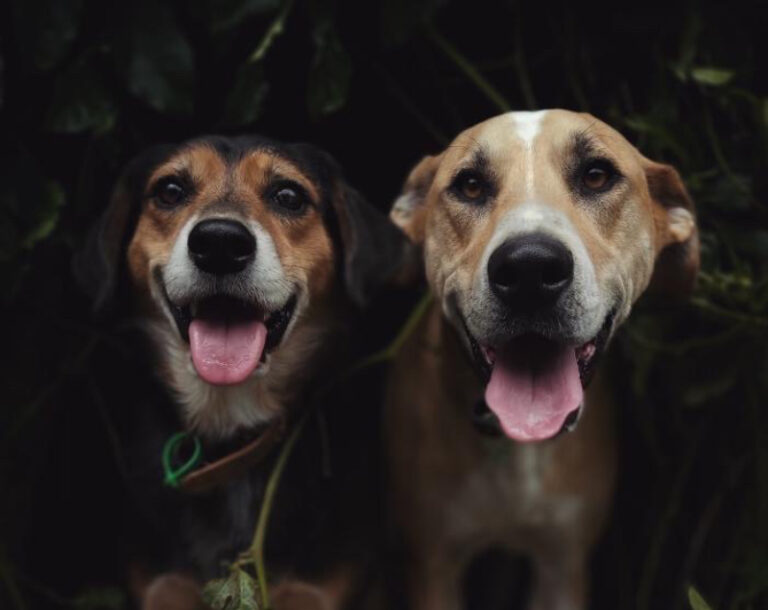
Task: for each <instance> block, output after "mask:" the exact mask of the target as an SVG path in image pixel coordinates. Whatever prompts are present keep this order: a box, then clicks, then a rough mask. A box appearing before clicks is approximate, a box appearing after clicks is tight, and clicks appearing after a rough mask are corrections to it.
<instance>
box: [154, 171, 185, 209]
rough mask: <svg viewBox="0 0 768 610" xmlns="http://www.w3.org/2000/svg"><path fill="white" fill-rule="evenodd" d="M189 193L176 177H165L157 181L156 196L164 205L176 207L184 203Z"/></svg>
mask: <svg viewBox="0 0 768 610" xmlns="http://www.w3.org/2000/svg"><path fill="white" fill-rule="evenodd" d="M186 195H187V193H186V191H185V189H184V187H183V186H182V184H181V182H180V181H179V180H177V179H176V178H172V177H171V178H163V179H162V180H160V181H159V182H158V183H157V187H156V188H155V197H156V198H157V200H158V201H159V202H160V203H161V204H162V205H164V206H167V207H175V206H177V205H179V204H181V203H183V201H184V199H185V197H186Z"/></svg>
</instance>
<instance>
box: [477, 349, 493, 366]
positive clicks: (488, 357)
mask: <svg viewBox="0 0 768 610" xmlns="http://www.w3.org/2000/svg"><path fill="white" fill-rule="evenodd" d="M480 351H482V352H483V358H485V361H486V362H487V363H488V364H489V365H490V366H493V363H494V362H496V351H495V350H494V349H493V348H492V347H485V346H481V347H480Z"/></svg>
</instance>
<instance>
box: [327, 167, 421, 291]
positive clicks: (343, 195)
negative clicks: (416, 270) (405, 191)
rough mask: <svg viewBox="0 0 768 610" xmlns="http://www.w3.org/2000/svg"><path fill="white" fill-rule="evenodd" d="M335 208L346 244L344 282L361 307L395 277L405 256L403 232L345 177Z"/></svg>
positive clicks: (343, 244)
mask: <svg viewBox="0 0 768 610" xmlns="http://www.w3.org/2000/svg"><path fill="white" fill-rule="evenodd" d="M338 180H339V181H340V182H339V184H337V187H336V189H335V191H336V194H335V196H334V197H333V207H334V210H335V213H336V218H337V220H338V228H339V236H340V238H341V244H342V250H343V253H342V256H343V259H342V265H343V275H344V284H345V286H346V289H347V293H348V294H349V296H350V297H351V298H352V300H353V301H354V302H355V303H357V304H358V305H360V306H363V305H365V304H366V303H367V301H368V299H369V298H370V297H371V296H372V295H373V294H375V293H376V291H377V290H378V289H380V288H382V287H383V286H384V285H386V284H387V283H389V282H391V281H393V280H394V278H395V276H396V275H397V273H398V272H399V271H400V270H401V266H402V264H403V261H404V259H405V254H406V250H407V248H408V240H407V239H406V237H405V235H403V233H402V231H400V229H398V228H397V227H396V226H395V225H394V224H392V222H391V221H390V220H389V219H388V218H387V217H386V216H385V215H384V214H383V213H382V212H380V211H379V210H377V209H376V208H374V207H373V206H372V205H371V204H370V203H368V201H366V200H365V199H364V198H363V197H362V195H360V193H358V192H357V191H356V190H355V189H353V188H352V187H351V186H349V185H348V184H346V183H345V182H343V180H342V179H341V178H338Z"/></svg>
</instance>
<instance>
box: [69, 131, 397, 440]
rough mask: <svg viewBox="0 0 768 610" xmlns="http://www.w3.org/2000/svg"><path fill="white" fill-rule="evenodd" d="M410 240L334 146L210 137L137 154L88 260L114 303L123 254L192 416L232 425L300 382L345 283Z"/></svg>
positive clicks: (99, 288)
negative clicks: (361, 188)
mask: <svg viewBox="0 0 768 610" xmlns="http://www.w3.org/2000/svg"><path fill="white" fill-rule="evenodd" d="M404 241H405V240H404V239H403V238H402V235H401V233H400V231H399V230H398V229H397V228H396V227H394V226H393V225H392V224H391V223H390V222H389V220H388V219H387V218H386V216H384V215H383V214H380V213H378V212H377V211H376V210H375V209H373V208H372V207H371V206H370V205H369V204H367V203H366V202H365V201H364V200H363V199H362V198H361V197H360V196H359V195H358V194H357V193H356V192H355V191H354V190H352V189H351V188H350V187H349V186H348V185H347V184H346V183H345V182H344V180H343V179H342V177H341V173H340V171H339V169H338V167H337V165H336V164H335V162H334V161H333V160H332V159H331V158H330V157H329V156H328V155H327V154H325V153H323V152H322V151H320V150H318V149H316V148H314V147H311V146H309V145H305V144H293V145H287V144H280V143H277V142H274V141H270V140H266V139H263V138H257V137H237V138H222V137H206V138H200V139H197V140H193V141H190V142H187V143H184V144H182V145H180V146H170V147H169V146H165V147H159V148H155V149H152V150H150V151H149V152H147V153H145V154H143V155H141V156H140V157H138V158H137V159H135V160H134V161H133V162H132V163H131V164H130V165H129V166H128V168H127V169H126V170H125V171H124V173H123V175H122V177H121V179H120V181H119V183H118V185H117V187H116V189H115V191H114V194H113V197H112V200H111V203H110V205H109V207H108V209H107V211H106V213H105V216H104V217H103V219H102V221H101V223H100V226H99V229H98V231H96V232H95V234H94V236H93V238H92V240H91V243H90V247H89V248H87V249H86V252H85V253H84V255H82V256H81V259H80V262H81V265H80V266H81V267H83V265H82V263H83V262H88V263H90V266H89V267H88V269H89V272H88V274H87V275H89V278H90V285H91V286H93V287H94V288H95V296H96V299H97V303H98V304H100V305H103V304H104V303H106V302H107V301H108V300H109V298H110V297H111V296H112V294H113V293H114V291H115V289H116V288H117V285H118V283H119V282H118V280H117V276H118V273H119V269H120V267H121V266H122V265H123V263H125V268H127V271H128V274H127V275H128V276H129V278H130V280H131V282H130V286H131V288H132V292H133V293H134V294H138V297H139V304H140V308H141V311H142V313H143V314H144V316H145V317H146V318H147V319H148V320H149V321H150V322H151V324H150V335H151V337H152V338H153V340H154V341H155V343H156V346H157V347H158V349H159V352H160V356H161V362H162V364H163V372H164V373H165V378H166V380H167V381H168V382H169V384H170V386H171V387H172V388H173V389H174V390H175V391H176V393H177V395H178V397H179V399H180V402H181V403H182V405H183V407H184V408H185V411H186V414H187V416H188V419H189V421H190V423H191V424H192V425H194V426H196V427H197V429H198V431H199V432H201V433H203V434H208V435H211V436H226V435H228V434H230V433H231V432H233V431H234V430H235V429H237V428H240V427H245V426H251V425H255V424H257V423H259V422H261V421H265V420H266V419H268V418H270V417H271V416H273V415H274V414H275V413H276V412H277V411H279V409H280V408H281V406H282V402H283V400H281V399H284V398H286V397H288V396H290V395H292V394H294V395H295V390H297V389H300V388H301V386H302V385H303V384H304V383H305V382H306V381H307V377H308V373H307V370H308V365H309V361H310V359H311V357H312V355H313V354H315V353H316V350H317V348H318V345H319V343H320V341H321V340H322V335H323V333H324V331H325V330H326V329H327V328H328V325H329V323H330V322H331V317H332V312H331V310H332V309H333V305H334V304H343V303H342V302H341V301H339V300H338V299H336V298H335V296H336V295H337V294H339V293H340V291H339V290H338V288H341V289H343V290H344V292H345V293H346V295H347V296H348V297H349V298H350V299H351V300H352V301H355V302H357V303H362V302H363V301H364V300H365V299H366V297H367V296H368V295H369V293H370V292H371V291H372V290H373V289H375V288H376V286H377V284H380V283H382V282H383V281H384V280H386V278H387V276H388V275H389V273H390V272H391V271H393V270H394V267H395V266H396V264H397V261H398V260H399V258H400V253H401V251H402V246H403V243H404Z"/></svg>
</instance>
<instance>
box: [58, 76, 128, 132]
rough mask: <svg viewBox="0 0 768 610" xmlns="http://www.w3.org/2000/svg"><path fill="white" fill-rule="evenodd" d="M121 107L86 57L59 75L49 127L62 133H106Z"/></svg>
mask: <svg viewBox="0 0 768 610" xmlns="http://www.w3.org/2000/svg"><path fill="white" fill-rule="evenodd" d="M116 118H117V107H116V105H115V102H114V100H113V99H112V96H111V94H110V93H109V91H107V89H106V88H105V87H104V86H103V85H102V83H101V81H100V79H99V78H98V77H97V75H96V74H95V73H94V72H93V71H92V70H91V69H90V67H89V66H88V65H86V63H85V62H84V61H78V62H76V63H75V64H74V65H72V66H71V67H70V68H69V69H68V70H66V71H65V72H63V73H62V74H60V75H59V77H58V79H57V80H56V88H55V90H54V93H53V99H52V101H51V107H50V110H49V113H48V121H47V123H48V127H49V129H50V130H51V131H55V132H59V133H83V132H95V133H105V132H108V131H110V130H111V129H112V126H113V125H114V123H115V119H116Z"/></svg>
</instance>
